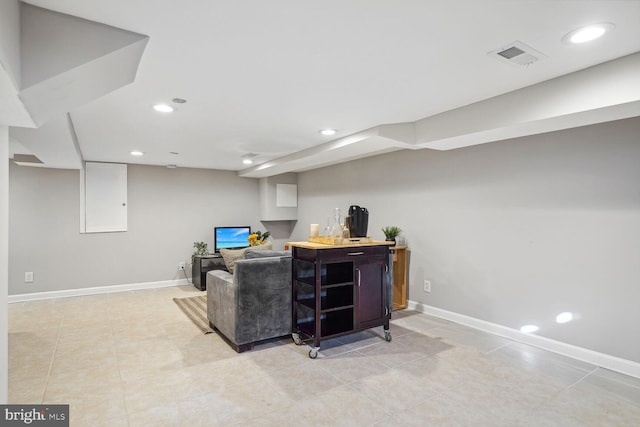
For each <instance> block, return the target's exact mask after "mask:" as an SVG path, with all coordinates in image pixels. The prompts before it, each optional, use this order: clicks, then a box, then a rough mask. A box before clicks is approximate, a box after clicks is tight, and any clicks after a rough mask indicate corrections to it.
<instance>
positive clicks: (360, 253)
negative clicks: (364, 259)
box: [347, 252, 364, 256]
mask: <svg viewBox="0 0 640 427" xmlns="http://www.w3.org/2000/svg"><path fill="white" fill-rule="evenodd" d="M363 254H364V252H349V253H348V254H347V255H349V256H358V255H363Z"/></svg>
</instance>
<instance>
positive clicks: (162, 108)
mask: <svg viewBox="0 0 640 427" xmlns="http://www.w3.org/2000/svg"><path fill="white" fill-rule="evenodd" d="M153 109H154V110H156V111H158V112H160V113H173V112H174V111H175V109H174V108H173V107H172V106H170V105H167V104H156V105H154V106H153Z"/></svg>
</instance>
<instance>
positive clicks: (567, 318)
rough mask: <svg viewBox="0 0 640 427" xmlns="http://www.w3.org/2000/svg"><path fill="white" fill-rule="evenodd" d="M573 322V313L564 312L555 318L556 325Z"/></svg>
mask: <svg viewBox="0 0 640 427" xmlns="http://www.w3.org/2000/svg"><path fill="white" fill-rule="evenodd" d="M572 320H573V313H571V312H569V311H565V312H563V313H560V314H558V315H557V316H556V322H557V323H569V322H571V321H572Z"/></svg>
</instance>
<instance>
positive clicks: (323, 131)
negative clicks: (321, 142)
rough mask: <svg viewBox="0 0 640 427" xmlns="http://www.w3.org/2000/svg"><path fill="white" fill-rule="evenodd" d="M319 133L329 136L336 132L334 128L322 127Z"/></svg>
mask: <svg viewBox="0 0 640 427" xmlns="http://www.w3.org/2000/svg"><path fill="white" fill-rule="evenodd" d="M320 134H322V135H324V136H331V135H335V134H336V130H335V129H322V130H321V131H320Z"/></svg>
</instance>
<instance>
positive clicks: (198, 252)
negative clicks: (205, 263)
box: [191, 242, 209, 263]
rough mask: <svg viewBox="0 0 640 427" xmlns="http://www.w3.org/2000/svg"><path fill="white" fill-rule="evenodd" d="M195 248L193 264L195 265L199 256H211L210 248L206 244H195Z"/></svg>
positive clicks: (192, 257) (192, 258) (192, 256)
mask: <svg viewBox="0 0 640 427" xmlns="http://www.w3.org/2000/svg"><path fill="white" fill-rule="evenodd" d="M193 247H194V248H195V250H194V251H193V254H192V255H191V262H192V263H193V262H194V261H195V259H196V257H197V256H207V255H209V246H208V245H207V244H206V243H205V242H193Z"/></svg>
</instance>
